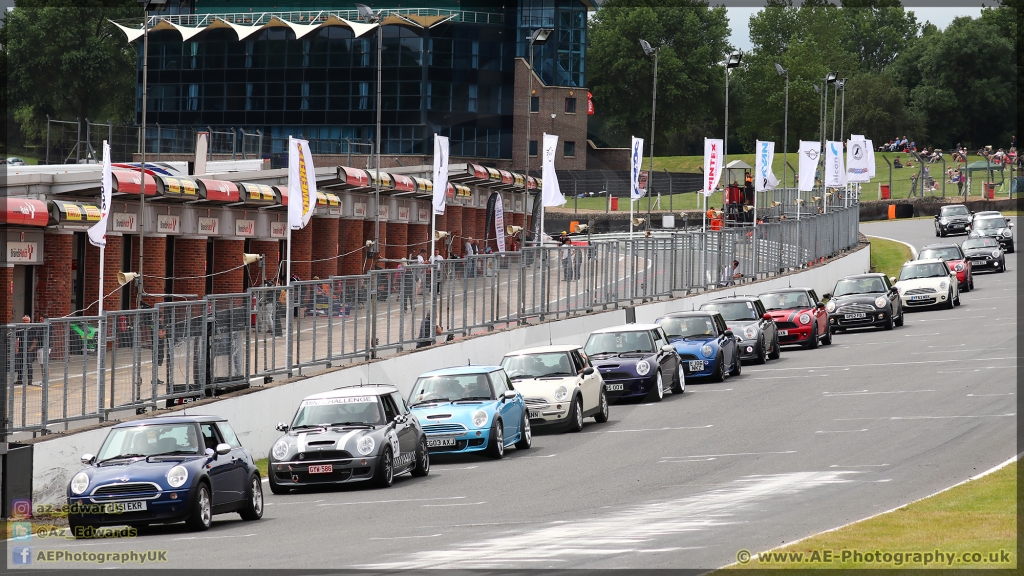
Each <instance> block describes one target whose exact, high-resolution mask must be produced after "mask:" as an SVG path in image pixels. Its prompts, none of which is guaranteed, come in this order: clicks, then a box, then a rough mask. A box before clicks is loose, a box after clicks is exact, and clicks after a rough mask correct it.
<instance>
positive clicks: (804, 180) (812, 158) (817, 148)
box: [798, 140, 821, 192]
mask: <svg viewBox="0 0 1024 576" xmlns="http://www.w3.org/2000/svg"><path fill="white" fill-rule="evenodd" d="M820 156H821V142H818V141H817V140H815V141H814V142H808V141H807V140H801V141H800V166H799V171H800V180H799V186H798V187H799V188H800V191H801V192H810V191H811V190H813V189H814V173H815V172H817V170H818V158H819V157H820Z"/></svg>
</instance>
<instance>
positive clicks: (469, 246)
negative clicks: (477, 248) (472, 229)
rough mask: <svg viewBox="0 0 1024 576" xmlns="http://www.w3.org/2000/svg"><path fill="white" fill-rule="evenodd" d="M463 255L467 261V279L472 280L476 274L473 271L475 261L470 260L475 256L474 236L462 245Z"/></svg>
mask: <svg viewBox="0 0 1024 576" xmlns="http://www.w3.org/2000/svg"><path fill="white" fill-rule="evenodd" d="M462 249H463V254H462V257H463V258H465V259H466V278H472V277H473V276H475V275H476V274H474V272H475V271H474V270H473V259H472V258H470V257H471V256H472V255H473V238H472V236H466V241H465V243H464V244H463V245H462Z"/></svg>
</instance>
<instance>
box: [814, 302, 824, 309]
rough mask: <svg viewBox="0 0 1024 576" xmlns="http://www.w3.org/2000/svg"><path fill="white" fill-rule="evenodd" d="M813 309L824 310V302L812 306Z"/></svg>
mask: <svg viewBox="0 0 1024 576" xmlns="http://www.w3.org/2000/svg"><path fill="white" fill-rule="evenodd" d="M814 307H815V308H824V307H825V303H824V302H818V303H817V304H815V305H814Z"/></svg>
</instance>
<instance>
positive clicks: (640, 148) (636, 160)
mask: <svg viewBox="0 0 1024 576" xmlns="http://www.w3.org/2000/svg"><path fill="white" fill-rule="evenodd" d="M631 150H632V153H631V154H630V155H629V198H630V200H638V199H640V198H643V197H644V193H645V192H646V191H645V190H644V189H643V188H641V187H640V163H641V162H643V159H644V139H643V138H637V137H636V136H633V146H632V148H631Z"/></svg>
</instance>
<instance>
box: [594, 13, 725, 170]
mask: <svg viewBox="0 0 1024 576" xmlns="http://www.w3.org/2000/svg"><path fill="white" fill-rule="evenodd" d="M589 26H590V30H589V38H590V46H589V49H588V52H587V70H588V84H589V85H590V87H591V91H592V92H593V93H594V100H595V101H596V102H597V104H598V114H599V115H600V116H601V125H602V126H603V127H604V134H603V138H604V139H605V140H607V141H609V142H612V143H615V144H618V145H628V142H629V137H630V135H637V136H641V135H649V134H650V121H651V107H650V102H651V88H652V83H653V73H654V71H653V68H654V62H653V58H650V57H645V56H644V53H643V50H642V49H641V47H640V40H641V39H644V40H647V41H649V42H650V43H651V44H652V45H654V46H656V47H657V46H660V51H659V54H658V110H657V123H656V140H657V142H656V147H657V151H658V153H659V154H680V153H683V152H684V151H687V152H692V151H693V150H695V149H697V148H699V147H700V146H701V143H702V141H703V137H704V136H707V135H708V133H709V132H710V131H711V130H713V129H714V127H715V126H718V125H720V124H718V116H717V111H718V110H721V109H722V107H721V105H720V102H721V99H722V98H723V96H722V94H723V91H724V82H725V80H724V76H723V73H722V66H721V64H720V63H721V61H722V60H723V58H724V56H725V54H726V53H727V52H728V50H729V49H730V48H731V47H730V46H729V44H728V41H727V39H728V36H729V26H728V17H727V15H726V11H725V8H723V7H717V8H709V7H708V4H707V2H704V1H698V0H665V1H659V0H645V1H636V0H608V1H607V2H605V3H604V4H602V6H601V9H600V10H598V11H597V13H596V14H595V16H594V17H593V18H592V19H591V21H590V24H589ZM647 138H648V139H649V136H648V137H647Z"/></svg>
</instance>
